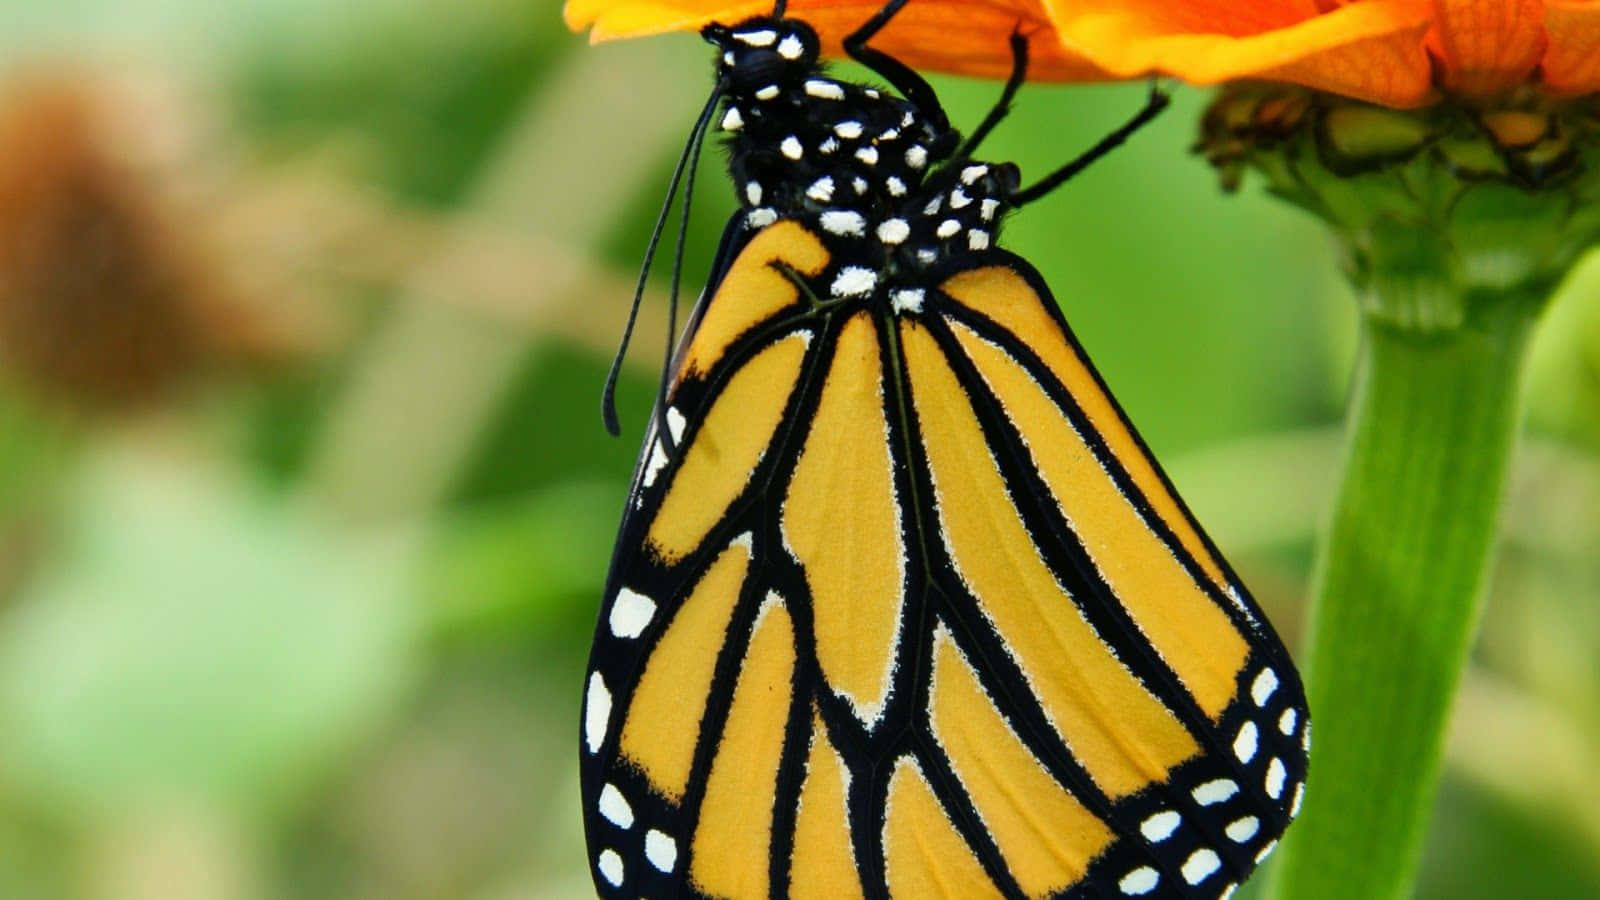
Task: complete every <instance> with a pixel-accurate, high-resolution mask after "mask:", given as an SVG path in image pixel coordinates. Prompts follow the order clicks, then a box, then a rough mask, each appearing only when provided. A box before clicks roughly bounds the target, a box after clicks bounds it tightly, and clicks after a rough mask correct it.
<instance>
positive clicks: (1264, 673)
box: [1250, 669, 1278, 706]
mask: <svg viewBox="0 0 1600 900" xmlns="http://www.w3.org/2000/svg"><path fill="white" fill-rule="evenodd" d="M1277 689H1278V673H1277V672H1274V671H1272V670H1271V669H1262V670H1261V674H1260V675H1257V676H1256V680H1255V682H1254V683H1253V684H1251V685H1250V699H1251V700H1254V701H1255V702H1256V705H1257V706H1266V705H1267V698H1269V697H1271V696H1272V692H1273V691H1275V690H1277Z"/></svg>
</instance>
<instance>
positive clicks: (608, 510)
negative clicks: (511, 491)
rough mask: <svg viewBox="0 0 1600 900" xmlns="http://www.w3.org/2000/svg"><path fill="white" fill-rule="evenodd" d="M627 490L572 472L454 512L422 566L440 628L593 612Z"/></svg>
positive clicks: (529, 626)
mask: <svg viewBox="0 0 1600 900" xmlns="http://www.w3.org/2000/svg"><path fill="white" fill-rule="evenodd" d="M623 492H624V486H623V485H622V484H620V483H610V482H584V481H574V482H563V483H558V484H557V485H556V486H554V487H549V488H545V489H543V490H540V491H537V492H534V493H531V494H528V495H527V496H525V497H521V498H517V499H512V500H507V501H502V502H499V503H493V504H480V505H478V506H474V507H466V508H460V509H458V510H457V511H455V512H453V513H451V514H449V515H448V516H446V517H445V518H444V520H443V521H442V523H441V526H440V533H439V535H438V537H437V538H436V539H435V542H434V544H433V546H432V548H431V549H430V552H429V553H428V555H427V562H426V566H425V568H424V570H423V574H422V585H423V587H422V591H423V596H424V598H425V599H426V608H427V610H428V613H429V615H430V616H431V617H432V619H433V631H434V632H435V634H438V635H446V636H448V635H452V634H461V633H465V632H487V631H495V632H499V633H505V632H511V633H517V634H525V633H528V632H534V633H536V634H537V633H547V632H548V631H549V630H550V629H551V628H553V627H564V626H566V625H567V623H568V622H569V621H570V620H571V618H572V617H573V616H577V617H579V618H587V617H588V616H590V615H592V611H593V609H594V608H595V607H596V606H597V605H598V603H599V595H600V591H601V588H602V587H603V586H604V584H605V577H606V569H607V567H608V563H609V561H610V558H611V542H612V539H613V538H614V537H615V536H616V531H617V521H618V517H619V516H620V515H621V510H622V500H623ZM580 598H581V599H580ZM575 610H576V611H575Z"/></svg>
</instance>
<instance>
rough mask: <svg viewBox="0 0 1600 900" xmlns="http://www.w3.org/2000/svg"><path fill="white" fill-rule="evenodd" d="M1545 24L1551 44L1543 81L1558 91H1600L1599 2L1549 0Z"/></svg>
mask: <svg viewBox="0 0 1600 900" xmlns="http://www.w3.org/2000/svg"><path fill="white" fill-rule="evenodd" d="M1544 6H1545V10H1544V27H1545V31H1546V33H1547V34H1548V35H1549V38H1550V47H1549V49H1548V50H1546V51H1545V57H1544V69H1543V75H1544V83H1545V85H1546V86H1547V87H1549V88H1550V90H1552V91H1554V92H1556V93H1559V94H1587V93H1589V92H1590V91H1600V2H1597V0H1546V2H1545V5H1544Z"/></svg>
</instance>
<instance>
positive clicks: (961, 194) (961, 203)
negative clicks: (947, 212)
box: [950, 188, 972, 209]
mask: <svg viewBox="0 0 1600 900" xmlns="http://www.w3.org/2000/svg"><path fill="white" fill-rule="evenodd" d="M970 205H972V198H971V197H968V196H967V192H966V191H963V190H962V189H961V188H956V189H955V190H953V191H951V192H950V208H951V209H962V208H965V207H967V206H970Z"/></svg>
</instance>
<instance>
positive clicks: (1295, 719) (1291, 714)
mask: <svg viewBox="0 0 1600 900" xmlns="http://www.w3.org/2000/svg"><path fill="white" fill-rule="evenodd" d="M1299 724H1300V714H1299V713H1298V712H1296V711H1295V708H1294V707H1292V706H1291V707H1289V708H1288V709H1286V710H1284V711H1283V715H1281V716H1279V717H1278V730H1279V731H1280V732H1282V733H1283V736H1284V737H1293V736H1294V729H1295V726H1297V725H1299Z"/></svg>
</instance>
